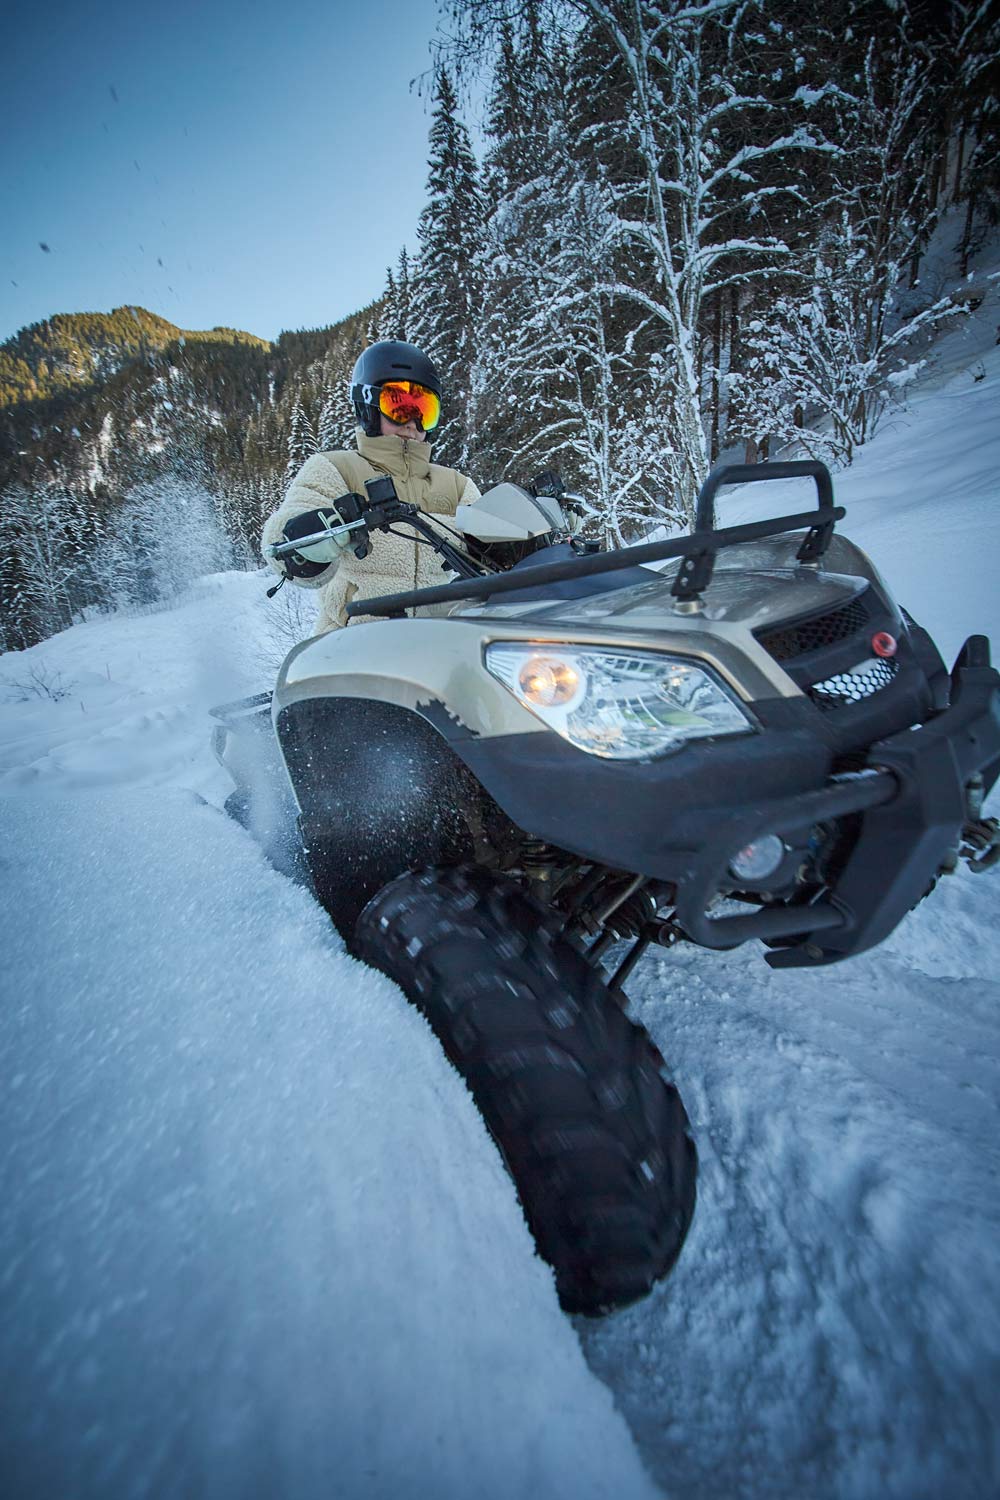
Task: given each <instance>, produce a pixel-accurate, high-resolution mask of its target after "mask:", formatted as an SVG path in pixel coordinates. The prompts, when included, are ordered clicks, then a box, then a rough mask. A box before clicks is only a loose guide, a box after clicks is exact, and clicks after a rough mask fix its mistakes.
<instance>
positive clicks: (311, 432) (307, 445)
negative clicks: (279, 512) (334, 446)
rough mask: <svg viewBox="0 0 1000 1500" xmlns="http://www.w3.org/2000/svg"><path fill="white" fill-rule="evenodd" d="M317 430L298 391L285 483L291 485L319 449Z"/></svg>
mask: <svg viewBox="0 0 1000 1500" xmlns="http://www.w3.org/2000/svg"><path fill="white" fill-rule="evenodd" d="M317 446H318V445H317V439H316V430H315V428H314V426H313V423H312V422H311V420H310V418H309V416H308V415H307V413H306V409H305V406H304V404H303V400H302V394H301V392H300V391H298V390H297V391H296V393H295V398H294V400H293V402H292V416H291V423H290V425H289V429H288V458H287V460H286V462H285V482H286V484H291V482H292V480H293V479H294V478H295V476H296V474H297V473H298V472H299V470H300V469H301V467H302V465H303V464H304V463H305V461H306V459H307V458H310V457H311V456H312V454H314V453H315V452H316V449H317Z"/></svg>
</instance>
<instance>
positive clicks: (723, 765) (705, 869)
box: [453, 636, 1000, 967]
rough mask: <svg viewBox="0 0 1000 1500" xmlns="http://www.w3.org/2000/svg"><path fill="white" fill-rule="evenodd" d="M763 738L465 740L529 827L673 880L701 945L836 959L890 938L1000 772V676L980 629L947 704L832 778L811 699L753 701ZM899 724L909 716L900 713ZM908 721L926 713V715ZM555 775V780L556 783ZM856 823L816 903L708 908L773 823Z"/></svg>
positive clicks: (791, 961)
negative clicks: (653, 758)
mask: <svg viewBox="0 0 1000 1500" xmlns="http://www.w3.org/2000/svg"><path fill="white" fill-rule="evenodd" d="M755 709H758V710H760V713H759V716H760V717H761V719H762V721H763V723H764V733H763V734H761V735H760V736H757V737H756V738H755V739H754V740H749V739H739V740H736V739H734V740H729V741H725V740H719V741H716V742H714V743H711V744H708V743H706V744H704V745H702V746H692V747H689V749H688V750H686V751H684V752H682V753H681V754H679V755H676V756H673V757H668V758H667V759H665V760H663V761H658V762H653V763H650V764H647V765H635V764H632V765H623V764H622V763H620V762H617V763H609V762H607V761H600V760H598V759H596V758H595V757H592V756H587V755H584V754H583V753H582V752H580V751H576V750H574V749H573V748H572V747H570V746H568V745H566V744H565V742H564V741H562V740H560V739H559V738H558V736H556V735H549V734H541V735H512V736H500V737H497V738H493V739H485V738H484V739H468V740H459V741H453V748H454V749H455V750H456V751H457V752H458V754H459V755H460V756H461V757H462V759H464V760H465V761H466V763H467V764H468V765H469V767H470V768H471V769H472V770H473V772H474V773H475V774H476V776H477V777H478V778H479V780H480V781H481V782H482V783H483V785H484V786H485V787H486V788H487V790H488V791H489V792H490V794H491V795H492V796H493V797H494V799H495V800H496V801H497V802H499V804H500V806H501V807H503V809H504V810H505V811H506V813H507V814H508V816H510V817H511V818H513V819H514V821H515V822H516V823H517V824H518V825H519V826H520V827H521V828H523V829H525V830H528V831H530V832H531V833H532V834H534V835H535V836H537V837H541V838H543V839H545V840H547V841H548V842H550V843H554V844H558V845H559V846H560V847H562V848H565V849H568V850H570V851H571V852H574V853H577V854H579V855H581V856H582V857H584V858H587V859H593V860H595V861H596V862H599V863H602V864H607V865H611V866H613V867H615V868H620V869H622V870H628V871H633V872H636V873H641V874H644V875H647V876H649V877H652V878H659V879H663V880H667V881H670V882H671V883H672V884H673V885H674V886H675V887H676V892H677V896H676V915H677V920H678V922H679V923H680V925H681V926H682V927H683V929H684V931H685V932H686V933H687V934H688V936H689V937H691V938H692V939H693V940H694V941H695V942H697V943H700V944H702V945H704V946H707V947H711V948H731V947H735V946H736V945H737V944H739V943H742V942H744V941H746V940H747V939H749V938H759V939H762V940H764V941H765V942H768V943H769V944H771V945H772V951H771V953H769V954H768V957H767V961H768V963H770V964H771V965H773V966H775V967H793V966H807V965H819V964H828V963H835V962H837V961H838V960H839V959H842V958H847V957H849V956H850V955H852V954H855V953H860V952H863V951H864V950H865V949H867V948H871V947H873V946H874V945H875V944H876V943H879V942H881V941H882V939H883V938H884V937H886V936H887V935H888V934H889V933H890V932H891V931H892V930H893V928H895V927H896V925H897V924H898V923H899V921H900V920H901V919H902V917H903V916H905V914H906V913H907V912H908V911H909V910H910V908H911V907H912V906H914V905H915V903H916V902H917V901H919V900H920V898H921V896H922V895H923V894H924V893H925V891H926V890H927V889H928V887H929V885H930V884H931V882H932V881H933V879H934V877H935V876H936V875H937V873H938V871H939V870H940V868H941V866H942V864H943V862H944V861H945V860H946V858H947V857H948V855H949V853H950V852H951V851H952V850H953V849H954V848H955V846H956V844H957V842H958V838H959V834H960V832H961V829H962V826H963V824H964V823H965V821H966V819H967V817H968V816H969V812H968V785H969V782H970V781H971V780H972V778H973V777H975V776H977V775H978V776H981V777H982V779H983V783H984V786H985V788H986V790H988V789H989V788H990V787H991V786H992V784H993V782H994V781H995V780H996V778H997V773H998V771H1000V675H998V673H997V672H996V671H995V670H994V668H993V667H992V666H991V665H990V659H989V643H988V641H987V640H986V638H985V637H983V636H972V637H970V639H969V640H968V641H967V642H966V644H965V646H964V647H963V648H962V651H961V652H960V653H959V656H958V659H957V661H956V663H955V667H954V670H953V672H952V677H951V693H950V703H949V707H948V708H946V709H945V710H944V711H942V712H940V713H937V714H935V715H933V716H932V717H928V718H926V720H925V722H923V723H922V724H920V726H919V727H915V728H909V727H908V728H906V729H903V730H902V731H899V732H896V733H893V734H891V735H889V736H888V737H886V738H881V739H878V740H876V741H875V742H874V743H871V744H870V745H869V746H868V747H867V764H866V765H865V767H864V768H863V769H862V770H860V771H858V772H855V773H851V774H848V775H842V776H837V775H832V774H831V771H832V769H833V764H834V747H833V746H832V745H831V743H830V740H829V739H828V738H825V737H824V736H823V734H822V733H819V732H818V731H817V725H816V715H815V711H814V710H812V709H811V706H810V705H808V704H806V703H802V704H796V703H794V702H788V701H787V700H786V701H784V702H781V703H777V702H774V703H771V704H769V705H767V707H766V708H762V707H761V705H755ZM897 722H899V721H898V720H897ZM904 722H913V721H912V720H909V721H906V720H904ZM553 787H555V788H557V789H558V790H557V793H556V795H553ZM843 819H854V820H856V822H857V825H858V826H857V834H856V837H855V839H854V842H853V845H852V847H851V851H850V853H849V855H848V856H847V858H846V860H845V861H844V863H843V865H842V867H841V869H840V870H839V873H838V874H837V876H836V878H835V882H834V884H833V885H831V886H828V887H827V888H826V889H825V890H823V892H822V893H821V894H820V895H819V896H818V897H817V898H816V899H815V900H813V901H812V902H811V903H809V904H803V903H802V902H801V901H800V902H795V901H785V902H777V903H774V904H771V905H767V906H764V907H762V908H758V909H757V910H755V911H753V912H751V913H749V914H747V915H737V916H719V917H712V916H710V915H709V914H708V908H709V906H710V904H711V903H712V902H713V901H714V899H715V897H716V896H717V895H718V894H719V892H720V890H724V889H725V888H726V887H727V886H728V887H730V888H731V887H732V883H733V882H732V878H731V877H728V876H727V873H726V872H727V869H728V866H729V863H730V860H731V859H732V857H733V856H734V854H735V853H736V852H737V851H738V850H740V849H742V848H744V847H745V846H746V845H747V844H749V843H751V842H752V841H754V840H756V839H759V838H761V837H762V836H763V835H765V834H770V833H773V834H777V835H779V836H780V835H783V834H786V833H789V832H791V831H793V830H801V829H803V828H804V827H807V826H809V825H813V824H818V823H830V822H836V821H839V820H843Z"/></svg>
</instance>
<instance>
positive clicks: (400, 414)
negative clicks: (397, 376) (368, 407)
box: [378, 380, 441, 432]
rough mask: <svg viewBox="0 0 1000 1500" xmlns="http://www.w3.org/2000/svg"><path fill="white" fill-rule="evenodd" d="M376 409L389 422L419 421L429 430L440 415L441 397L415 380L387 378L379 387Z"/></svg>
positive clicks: (435, 423) (401, 423) (426, 430)
mask: <svg viewBox="0 0 1000 1500" xmlns="http://www.w3.org/2000/svg"><path fill="white" fill-rule="evenodd" d="M378 409H379V411H380V412H381V413H382V415H383V416H384V417H388V418H389V421H390V422H398V423H399V424H400V426H404V425H405V424H406V423H407V422H411V421H413V422H419V424H420V426H421V427H422V428H423V430H424V431H425V432H430V430H431V428H432V427H436V426H437V424H438V421H439V419H440V416H441V398H440V396H437V395H436V394H435V393H434V391H429V390H428V389H427V387H426V386H425V385H418V384H417V382H416V381H415V380H387V381H386V383H385V385H383V386H380V387H379V393H378Z"/></svg>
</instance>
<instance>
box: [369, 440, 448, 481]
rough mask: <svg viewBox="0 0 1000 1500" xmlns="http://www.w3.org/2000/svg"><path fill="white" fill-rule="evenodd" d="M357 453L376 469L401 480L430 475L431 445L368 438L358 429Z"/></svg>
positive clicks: (410, 441) (413, 441)
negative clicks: (394, 475) (396, 476)
mask: <svg viewBox="0 0 1000 1500" xmlns="http://www.w3.org/2000/svg"><path fill="white" fill-rule="evenodd" d="M357 436H358V452H359V453H360V454H361V457H362V458H367V460H368V462H369V463H370V464H374V465H375V467H376V468H377V469H384V470H385V471H386V472H387V473H389V474H398V475H399V476H400V478H401V479H411V478H413V477H414V476H416V477H420V478H423V477H425V476H426V475H427V474H429V473H430V467H431V445H430V443H426V442H424V443H421V442H417V441H416V440H415V439H411V438H400V437H396V436H395V435H393V436H392V437H368V436H367V435H366V434H365V433H363V432H362V431H361V429H360V428H359V429H358V435H357Z"/></svg>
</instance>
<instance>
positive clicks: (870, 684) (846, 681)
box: [807, 661, 899, 709]
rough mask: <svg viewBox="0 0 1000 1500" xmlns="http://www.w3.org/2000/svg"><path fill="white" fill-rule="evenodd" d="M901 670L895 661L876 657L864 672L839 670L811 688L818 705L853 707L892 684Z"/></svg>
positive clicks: (826, 707) (824, 706)
mask: <svg viewBox="0 0 1000 1500" xmlns="http://www.w3.org/2000/svg"><path fill="white" fill-rule="evenodd" d="M898 670H899V664H898V662H895V661H873V662H871V663H870V665H869V666H868V667H867V669H866V670H865V671H864V672H838V673H837V675H836V676H835V677H827V678H826V679H825V681H823V682H814V683H813V684H812V686H811V687H810V688H808V689H807V691H808V693H809V696H810V698H811V699H812V701H813V702H814V703H815V704H816V707H817V708H823V709H833V708H849V707H850V705H851V704H852V703H861V702H863V700H864V699H865V698H870V697H871V696H872V694H873V693H878V692H881V690H882V688H884V687H888V686H889V684H890V682H891V681H892V680H893V678H894V677H895V675H896V673H897V671H898Z"/></svg>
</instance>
